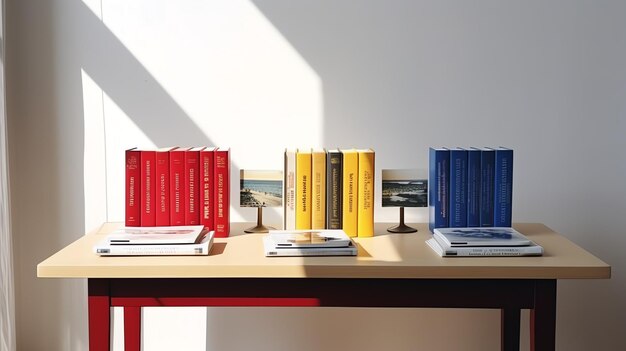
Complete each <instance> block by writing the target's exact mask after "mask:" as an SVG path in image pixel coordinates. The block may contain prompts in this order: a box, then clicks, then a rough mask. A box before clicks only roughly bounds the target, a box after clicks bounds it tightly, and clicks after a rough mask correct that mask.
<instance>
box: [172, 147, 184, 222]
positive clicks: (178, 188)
mask: <svg viewBox="0 0 626 351" xmlns="http://www.w3.org/2000/svg"><path fill="white" fill-rule="evenodd" d="M184 183H185V150H184V149H176V150H172V151H171V152H170V225H185V201H184V197H185V190H184V187H185V185H184Z"/></svg>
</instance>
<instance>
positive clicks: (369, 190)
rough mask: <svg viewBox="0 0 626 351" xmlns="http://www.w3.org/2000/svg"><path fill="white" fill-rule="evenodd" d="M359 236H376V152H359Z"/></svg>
mask: <svg viewBox="0 0 626 351" xmlns="http://www.w3.org/2000/svg"><path fill="white" fill-rule="evenodd" d="M358 154H359V181H358V183H359V186H358V193H359V196H358V200H357V203H358V205H357V206H358V226H357V231H358V236H359V237H370V236H374V169H375V168H374V159H375V157H374V151H373V150H371V149H370V150H359V151H358Z"/></svg>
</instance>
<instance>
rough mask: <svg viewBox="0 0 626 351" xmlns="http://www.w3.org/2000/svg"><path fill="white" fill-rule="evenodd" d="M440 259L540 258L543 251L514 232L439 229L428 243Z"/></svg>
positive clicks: (508, 230)
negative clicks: (477, 257) (458, 257)
mask: <svg viewBox="0 0 626 351" xmlns="http://www.w3.org/2000/svg"><path fill="white" fill-rule="evenodd" d="M426 243H427V244H428V246H430V248H431V249H433V251H435V252H436V253H437V254H439V256H442V257H444V256H446V257H448V256H541V255H542V254H543V248H542V247H541V246H539V245H537V244H536V243H534V242H533V241H532V240H530V239H528V238H527V237H526V236H524V235H523V234H521V233H520V232H518V231H516V230H515V229H513V228H508V227H503V228H495V227H494V228H437V229H435V230H434V234H433V236H432V237H431V238H430V239H428V240H426Z"/></svg>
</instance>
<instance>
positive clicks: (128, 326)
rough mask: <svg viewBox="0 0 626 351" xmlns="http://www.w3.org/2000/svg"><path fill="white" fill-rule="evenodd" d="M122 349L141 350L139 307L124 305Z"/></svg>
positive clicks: (128, 350)
mask: <svg viewBox="0 0 626 351" xmlns="http://www.w3.org/2000/svg"><path fill="white" fill-rule="evenodd" d="M124 350H126V351H140V350H141V307H137V306H127V307H124Z"/></svg>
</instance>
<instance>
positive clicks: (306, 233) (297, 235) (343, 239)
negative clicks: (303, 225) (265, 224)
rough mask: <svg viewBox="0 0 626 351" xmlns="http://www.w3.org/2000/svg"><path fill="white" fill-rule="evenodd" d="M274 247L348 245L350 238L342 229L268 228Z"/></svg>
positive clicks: (350, 242)
mask: <svg viewBox="0 0 626 351" xmlns="http://www.w3.org/2000/svg"><path fill="white" fill-rule="evenodd" d="M268 236H269V237H270V238H271V240H272V241H273V242H274V245H275V246H276V247H288V248H289V247H291V248H294V247H299V248H320V247H348V246H350V245H351V244H352V240H351V239H350V237H348V235H347V234H346V233H345V232H344V231H343V230H342V229H311V230H270V231H269V234H268Z"/></svg>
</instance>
